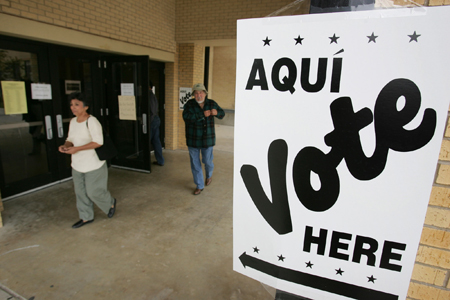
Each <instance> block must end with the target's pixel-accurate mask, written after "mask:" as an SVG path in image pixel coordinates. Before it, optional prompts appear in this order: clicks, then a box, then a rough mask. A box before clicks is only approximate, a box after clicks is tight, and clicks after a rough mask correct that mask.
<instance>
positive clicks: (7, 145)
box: [0, 36, 164, 199]
mask: <svg viewBox="0 0 450 300" xmlns="http://www.w3.org/2000/svg"><path fill="white" fill-rule="evenodd" d="M0 40H1V46H0V76H1V81H2V83H3V82H6V85H5V86H8V85H11V84H12V83H18V84H20V85H24V95H25V96H24V98H25V100H24V101H23V103H24V104H23V110H22V111H20V110H19V111H14V112H13V113H11V111H10V110H8V108H9V107H12V105H16V104H20V101H21V100H20V99H19V98H20V97H19V98H18V97H16V96H11V95H10V94H9V96H8V95H6V94H5V91H6V93H10V91H9V92H8V90H7V89H6V90H5V89H4V88H3V84H2V90H1V93H0V193H1V195H2V198H3V199H8V198H9V197H14V196H16V195H18V194H21V193H23V192H27V191H30V190H34V189H37V188H41V187H44V186H46V185H50V184H55V183H58V182H60V181H63V180H66V179H69V178H70V177H71V167H70V156H69V155H64V154H62V153H59V152H58V147H59V146H60V145H62V144H63V143H64V141H65V139H66V137H67V133H68V129H69V128H68V127H69V122H70V120H71V118H72V117H73V116H72V114H71V111H70V107H69V103H68V101H67V96H68V94H70V93H71V92H73V91H81V92H83V93H84V94H85V95H86V98H87V99H89V100H90V102H91V103H92V107H90V108H89V113H91V114H92V115H94V116H95V117H97V119H98V120H99V121H100V122H101V123H102V126H103V127H104V129H105V131H106V132H107V133H108V134H109V135H110V136H111V138H112V140H113V142H114V143H115V145H116V146H117V148H118V150H119V154H118V156H117V157H116V158H114V159H113V160H112V161H111V163H112V165H113V166H116V167H121V168H126V169H132V170H137V171H143V172H148V173H149V172H151V164H150V151H151V145H150V134H151V133H150V124H149V118H148V116H149V111H148V110H149V106H148V82H149V78H152V80H153V82H158V83H159V86H160V87H161V86H164V73H163V72H164V63H159V62H151V61H149V58H148V56H137V57H136V56H132V57H129V56H115V55H114V56H113V55H110V54H107V53H99V52H94V51H88V50H82V49H76V48H70V47H62V46H57V45H51V44H46V43H39V42H33V41H27V40H22V39H15V38H10V37H4V36H0ZM150 66H152V67H150ZM155 66H156V67H155ZM33 83H40V84H44V85H47V86H48V87H50V88H51V96H50V97H49V98H50V99H44V100H43V99H35V98H34V97H33V95H32V93H31V86H32V84H33ZM155 85H156V84H155ZM124 88H125V89H124ZM126 88H128V90H126ZM130 88H131V89H130ZM131 90H132V93H133V94H134V95H132V97H125V98H126V100H127V101H129V102H128V104H130V103H132V105H134V111H135V117H134V119H132V118H131V120H130V117H129V116H128V118H124V117H123V112H124V111H123V109H124V107H123V105H122V106H121V105H119V104H123V102H121V101H122V100H123V99H122V96H130V95H129V94H127V93H131V92H130V91H131ZM124 91H127V92H125V94H124ZM158 92H159V94H158V100H159V101H160V103H162V105H161V104H160V115H161V116H164V111H163V110H164V93H163V92H161V91H158ZM133 97H134V98H133ZM119 100H120V101H119ZM130 101H131V102H130ZM5 104H6V109H5ZM163 137H164V128H163V127H161V139H162V142H164V140H163Z"/></svg>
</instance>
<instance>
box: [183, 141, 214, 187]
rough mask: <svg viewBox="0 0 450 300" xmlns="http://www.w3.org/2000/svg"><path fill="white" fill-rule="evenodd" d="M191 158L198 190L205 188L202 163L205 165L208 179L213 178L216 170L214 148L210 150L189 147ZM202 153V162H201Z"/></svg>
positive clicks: (209, 148)
mask: <svg viewBox="0 0 450 300" xmlns="http://www.w3.org/2000/svg"><path fill="white" fill-rule="evenodd" d="M188 149H189V157H190V159H191V170H192V175H193V176H194V183H195V184H196V185H197V188H198V189H201V190H202V189H203V188H205V180H204V179H203V170H202V163H201V162H203V163H204V164H205V172H206V178H211V177H212V174H213V170H214V163H213V147H208V148H193V147H188ZM200 152H201V154H202V160H201V162H200Z"/></svg>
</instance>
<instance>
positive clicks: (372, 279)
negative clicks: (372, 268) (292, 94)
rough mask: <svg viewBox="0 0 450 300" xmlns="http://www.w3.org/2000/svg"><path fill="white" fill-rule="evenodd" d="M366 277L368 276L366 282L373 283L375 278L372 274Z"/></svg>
mask: <svg viewBox="0 0 450 300" xmlns="http://www.w3.org/2000/svg"><path fill="white" fill-rule="evenodd" d="M367 278H369V281H367V282H373V283H375V280H377V279H376V278H375V277H373V275H371V276H370V277H367Z"/></svg>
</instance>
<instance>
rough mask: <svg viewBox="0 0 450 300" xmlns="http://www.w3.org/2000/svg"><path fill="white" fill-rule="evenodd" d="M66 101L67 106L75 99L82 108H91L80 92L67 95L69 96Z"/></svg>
mask: <svg viewBox="0 0 450 300" xmlns="http://www.w3.org/2000/svg"><path fill="white" fill-rule="evenodd" d="M67 99H68V100H69V104H70V101H72V100H73V99H77V100H78V101H81V102H83V106H89V107H90V106H91V102H90V101H89V100H87V99H86V97H85V96H84V94H83V93H81V92H73V93H71V94H69V96H67Z"/></svg>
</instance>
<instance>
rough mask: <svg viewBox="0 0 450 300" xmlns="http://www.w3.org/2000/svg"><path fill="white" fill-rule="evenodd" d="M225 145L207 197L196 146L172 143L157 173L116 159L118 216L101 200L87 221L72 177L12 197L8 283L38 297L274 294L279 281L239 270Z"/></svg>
mask: <svg viewBox="0 0 450 300" xmlns="http://www.w3.org/2000/svg"><path fill="white" fill-rule="evenodd" d="M218 144H219V142H218ZM224 147H225V148H222V149H221V148H220V147H218V149H216V150H215V152H214V163H215V171H214V175H213V182H212V184H211V185H210V186H208V187H206V188H205V190H204V191H203V192H202V193H201V194H200V195H198V196H194V195H193V194H192V192H193V190H194V188H195V185H194V183H193V179H192V174H191V171H190V166H189V155H188V152H187V151H168V150H165V151H164V156H165V159H166V164H165V166H164V167H159V166H152V173H151V174H144V173H138V172H132V171H127V170H121V169H115V168H110V171H109V186H110V191H111V193H112V195H113V196H114V197H116V198H117V211H116V215H115V216H114V217H113V218H112V219H108V217H107V216H106V215H105V214H103V213H102V212H101V211H100V210H99V209H98V208H96V210H95V221H94V222H93V223H92V224H88V225H86V226H84V227H81V228H79V229H72V228H71V226H72V224H73V223H75V222H76V221H77V220H78V213H77V209H76V206H75V195H74V192H73V185H72V181H67V182H64V183H61V184H58V185H55V186H52V187H49V188H46V189H44V190H41V191H37V192H34V193H32V194H28V195H25V196H21V197H19V198H16V199H13V200H10V201H7V202H5V203H4V206H5V211H4V212H3V222H4V227H3V228H1V229H0V283H1V284H3V285H5V286H7V287H8V288H10V289H12V290H14V291H15V292H17V293H18V294H20V295H22V296H23V297H24V298H26V299H29V298H31V297H32V296H34V297H35V299H36V300H41V299H45V300H52V299H55V300H61V299H73V300H77V299H79V300H82V299H83V300H86V299H133V300H139V299H157V300H162V299H174V300H175V299H177V300H188V299H196V300H199V299H232V300H241V299H242V300H251V299H254V300H266V299H267V300H273V299H274V295H275V290H274V289H271V288H267V287H266V286H263V285H262V284H261V283H259V282H257V281H255V280H253V279H250V278H248V277H246V276H243V275H241V274H239V273H236V272H234V271H233V266H232V244H233V239H232V234H233V231H232V230H233V228H232V227H233V223H232V207H233V205H232V204H233V203H232V201H233V188H232V187H233V153H232V150H231V151H229V146H226V145H225V146H224ZM227 147H228V148H227ZM231 149H232V147H231ZM6 299H8V298H6ZM0 300H2V299H1V298H0Z"/></svg>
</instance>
